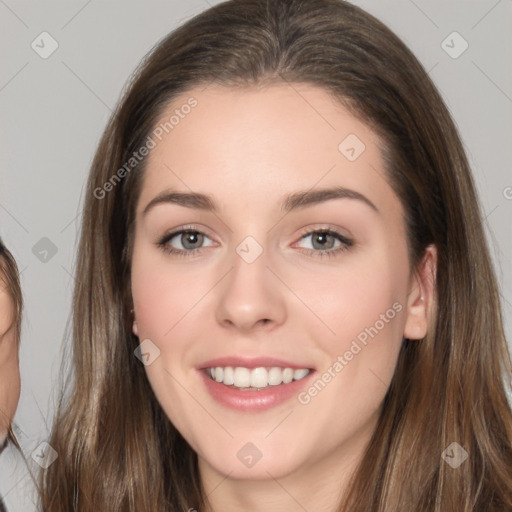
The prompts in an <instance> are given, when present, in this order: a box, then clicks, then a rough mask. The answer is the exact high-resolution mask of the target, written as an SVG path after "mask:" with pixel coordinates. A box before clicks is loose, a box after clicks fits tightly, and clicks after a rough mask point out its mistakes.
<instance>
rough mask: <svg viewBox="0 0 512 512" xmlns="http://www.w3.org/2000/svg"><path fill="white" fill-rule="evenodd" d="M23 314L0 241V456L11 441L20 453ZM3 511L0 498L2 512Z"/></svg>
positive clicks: (13, 268)
mask: <svg viewBox="0 0 512 512" xmlns="http://www.w3.org/2000/svg"><path fill="white" fill-rule="evenodd" d="M21 311H22V296H21V288H20V282H19V275H18V267H17V266H16V262H15V261H14V258H13V257H12V255H11V253H10V252H9V251H8V250H7V249H6V247H5V246H4V244H3V242H2V240H1V239H0V453H1V452H2V451H3V450H4V449H5V447H6V446H7V443H8V442H9V440H11V441H12V442H13V443H14V444H15V445H16V446H17V448H18V449H19V446H18V443H17V441H16V438H15V436H14V433H13V431H12V428H11V421H12V418H13V417H14V413H15V411H16V406H17V405H18V399H19V396H20V372H19V362H18V352H19V339H20V332H21ZM4 510H5V505H4V503H3V501H2V498H1V497H0V511H4Z"/></svg>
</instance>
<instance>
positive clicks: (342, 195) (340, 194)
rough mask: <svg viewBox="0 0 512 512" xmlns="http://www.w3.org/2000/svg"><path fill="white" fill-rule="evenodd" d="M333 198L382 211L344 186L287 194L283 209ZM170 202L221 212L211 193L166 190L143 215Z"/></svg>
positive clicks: (287, 210)
mask: <svg viewBox="0 0 512 512" xmlns="http://www.w3.org/2000/svg"><path fill="white" fill-rule="evenodd" d="M332 199H355V200H357V201H360V202H362V203H364V204H366V205H367V206H369V207H370V208H371V209H372V210H374V211H375V212H377V213H380V212H379V209H378V208H377V207H376V206H375V205H374V204H373V203H372V202H371V201H370V200H369V199H368V198H367V197H366V196H364V195H363V194H361V193H360V192H357V191H355V190H352V189H348V188H344V187H333V188H324V189H317V190H304V191H298V192H294V193H293V194H288V195H286V196H285V198H284V200H283V202H282V204H281V210H282V211H283V212H286V213H288V212H290V211H292V210H300V209H302V208H306V207H308V206H312V205H315V204H319V203H323V202H325V201H330V200H332ZM169 203H170V204H177V205H179V206H184V207H185V208H192V209H198V210H204V211H210V212H214V213H218V212H219V208H218V206H217V204H216V203H215V200H214V199H213V197H212V196H211V195H209V194H201V193H199V192H178V191H174V190H166V191H164V192H162V193H161V194H159V195H158V196H156V197H155V198H154V199H152V200H151V201H150V202H149V203H148V204H147V205H146V207H145V208H144V210H143V212H142V215H146V214H147V213H148V211H149V210H151V209H152V208H154V207H155V206H157V205H160V204H169Z"/></svg>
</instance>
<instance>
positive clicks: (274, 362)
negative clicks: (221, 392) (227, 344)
mask: <svg viewBox="0 0 512 512" xmlns="http://www.w3.org/2000/svg"><path fill="white" fill-rule="evenodd" d="M217 366H221V367H226V366H232V367H237V366H241V367H243V368H262V367H270V368H272V367H280V368H292V369H294V370H299V369H301V368H306V369H313V368H312V367H311V366H310V365H309V364H301V363H293V362H291V361H285V360H284V359H278V358H275V357H263V356H262V357H242V356H227V357H219V358H216V359H210V360H209V361H206V362H204V363H202V364H201V365H199V369H200V370H203V369H205V368H215V367H217Z"/></svg>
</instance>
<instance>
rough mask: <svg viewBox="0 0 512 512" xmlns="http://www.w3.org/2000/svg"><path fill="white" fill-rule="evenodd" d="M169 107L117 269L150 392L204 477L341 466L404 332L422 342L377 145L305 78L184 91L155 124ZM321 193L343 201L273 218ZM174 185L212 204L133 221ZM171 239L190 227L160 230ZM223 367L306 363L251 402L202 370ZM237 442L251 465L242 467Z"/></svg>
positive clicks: (394, 204)
mask: <svg viewBox="0 0 512 512" xmlns="http://www.w3.org/2000/svg"><path fill="white" fill-rule="evenodd" d="M190 98H194V101H193V102H191V101H190ZM193 103H194V106H193V107H192V108H185V107H184V105H192V104H193ZM177 110H178V112H177ZM173 115H174V117H175V119H174V120H173V121H172V122H171V124H172V128H170V126H171V124H168V125H167V130H165V129H163V128H162V126H163V125H158V126H157V127H155V130H159V131H154V132H153V134H152V135H151V137H152V140H153V142H154V143H155V147H153V148H152V149H151V152H150V155H149V157H148V162H147V163H148V166H147V170H146V174H145V176H144V180H143V185H142V190H141V194H140V198H139V202H138V205H137V211H136V227H135V240H134V250H133V258H132V268H131V281H132V296H133V301H134V307H135V318H136V320H135V322H134V326H133V331H134V333H135V334H136V335H137V336H138V337H139V339H140V341H141V342H142V341H143V340H150V342H149V344H147V343H148V342H147V341H146V342H145V343H146V345H145V347H146V349H147V353H149V354H150V355H149V356H148V362H150V364H148V365H147V366H146V372H147V375H148V378H149V380H150V383H151V386H152V388H153V390H154V392H155V394H156V396H157V399H158V400H159V402H160V404H161V405H162V407H163V409H164V411H165V412H166V414H167V416H168V417H169V419H170V420H171V421H172V423H173V424H174V425H175V426H176V428H177V429H178V430H179V431H180V432H181V434H182V435H183V436H184V437H185V439H186V440H187V441H188V442H189V444H190V445H191V446H192V447H193V448H194V450H195V451H196V452H197V453H198V455H199V457H200V465H201V467H202V468H205V469H206V470H209V471H211V472H214V473H215V472H216V473H220V474H223V475H226V474H228V473H231V476H232V477H234V478H236V477H240V478H255V479H262V478H267V477H268V473H270V474H272V475H273V476H274V477H276V478H279V477H281V476H285V475H288V474H292V473H293V472H295V471H300V470H301V468H304V467H308V468H314V467H319V465H321V464H324V465H329V464H330V463H331V462H333V461H336V462H335V465H338V466H339V465H340V464H343V461H345V462H346V463H347V464H349V463H351V461H353V460H355V458H356V457H357V456H358V454H359V453H360V452H361V450H362V448H363V446H364V445H365V444H366V443H367V441H368V440H369V437H370V435H371V433H372V432H373V430H374V428H375V425H376V421H377V417H378V414H379V411H380V407H381V404H382V401H383V398H384V396H385V394H386V391H387V389H388V387H389V383H390V381H391V378H392V376H393V373H394V370H395V366H396V361H397V357H398V353H399V350H400V346H401V342H402V338H403V337H407V338H412V339H419V338H421V337H423V336H424V335H425V333H426V308H427V306H428V303H429V295H428V292H429V290H428V289H426V288H425V287H424V283H423V282H422V281H421V279H416V278H415V277H414V276H410V275H409V270H408V268H409V264H408V255H407V244H406V238H405V225H404V221H403V209H402V206H401V204H400V201H399V199H398V197H397V196H396V195H395V193H394V192H393V190H392V189H391V187H390V186H389V184H388V183H387V181H386V180H385V179H384V167H383V161H382V159H381V155H380V152H379V148H378V144H379V140H378V138H377V136H376V135H375V134H374V133H373V132H372V131H371V130H370V129H369V128H368V127H367V126H366V125H365V124H363V123H362V122H361V121H359V120H358V119H357V118H355V117H354V116H352V115H351V114H349V113H348V112H347V111H346V110H345V109H343V108H342V107H341V106H340V105H339V104H338V103H336V102H335V101H334V100H333V98H332V97H331V96H330V95H329V94H328V93H327V92H326V91H324V90H323V89H320V88H316V87H313V86H309V85H303V84H294V87H293V88H292V87H290V86H288V85H286V84H279V85H274V86H271V87H269V88H266V89H256V88H254V89H244V90H240V89H238V90H237V89H230V88H224V87H219V86H216V87H213V86H212V87H209V88H207V89H206V90H201V89H199V88H197V89H192V90H190V91H188V92H186V93H184V94H182V95H181V96H180V97H179V98H177V99H176V100H175V101H174V102H173V103H172V105H170V106H169V108H168V111H167V113H166V115H165V116H164V117H163V118H162V120H161V121H162V123H165V122H168V121H169V119H170V117H171V116H173ZM159 127H160V128H159ZM166 131H167V132H168V133H167V134H166ZM156 134H160V135H158V136H157V135H156ZM159 138H161V140H159ZM334 187H343V188H344V189H347V190H350V191H353V192H356V193H357V194H352V196H353V197H352V198H347V197H346V198H337V199H331V200H328V201H323V202H321V203H310V204H308V205H306V206H303V207H296V208H294V209H291V210H288V211H286V210H285V209H282V204H283V201H284V200H285V198H287V197H289V196H290V195H292V194H294V193H296V192H298V191H309V192H312V191H316V190H320V189H327V188H334ZM171 190H173V191H178V192H184V193H190V192H191V191H193V192H198V193H203V194H208V195H211V197H212V198H213V199H214V201H215V203H216V206H217V210H216V211H215V212H213V211H208V210H204V209H199V208H188V207H185V206H183V205H178V204H175V203H171V202H167V201H161V202H156V203H153V206H151V207H149V208H148V209H147V211H146V212H144V211H145V209H146V208H147V207H148V205H149V204H150V203H151V202H152V201H153V200H154V199H155V198H157V197H160V198H161V197H162V195H164V194H165V193H167V192H169V191H171ZM356 195H357V196H358V197H359V198H356V197H355V196H356ZM371 205H373V206H371ZM180 229H189V230H191V231H193V233H191V234H189V235H188V236H186V234H177V235H175V236H173V237H172V238H170V237H169V234H171V233H173V232H176V231H179V230H180ZM326 230H330V232H331V234H330V235H326V234H325V231H326ZM169 250H174V251H176V252H175V253H173V252H169ZM322 254H323V256H322ZM422 295H423V296H424V297H425V299H424V300H423V301H421V300H420V296H422ZM158 351H159V352H158ZM230 357H243V358H246V359H248V360H251V359H254V358H262V357H263V358H274V359H276V360H279V361H281V362H283V364H282V365H281V364H278V363H274V364H270V363H269V364H263V366H269V367H270V366H272V367H273V366H285V365H290V366H292V365H293V366H295V367H296V368H305V369H311V370H313V371H312V372H310V374H309V375H308V376H307V377H306V378H304V379H303V380H302V381H300V380H299V381H297V382H296V383H295V384H293V383H292V384H290V386H291V385H293V386H294V388H293V392H292V393H288V394H287V393H284V395H286V397H285V399H283V397H282V396H281V395H280V399H279V400H276V402H275V403H274V405H271V406H269V407H258V404H257V403H256V404H254V403H253V404H252V405H251V406H250V407H248V408H247V407H245V406H244V405H243V404H244V403H245V404H246V402H244V398H243V397H242V398H241V401H239V402H237V399H236V397H235V398H233V396H232V394H231V395H230V396H229V397H228V398H226V396H225V395H224V393H223V392H222V391H220V392H218V389H220V388H219V386H223V384H216V385H215V386H216V387H212V385H211V383H209V382H208V381H207V380H206V379H207V378H208V377H206V379H205V371H204V370H203V369H204V367H205V366H208V364H209V363H211V361H213V360H216V359H217V360H218V359H219V358H220V359H225V358H230ZM222 366H225V365H223V364H222ZM233 366H236V363H233ZM240 375H242V376H243V375H244V373H243V372H242V373H241V374H240ZM287 385H289V384H281V386H287ZM270 387H272V386H270ZM276 387H277V386H276ZM216 390H217V391H216ZM315 390H316V391H315ZM231 391H233V390H231ZM235 391H236V390H235ZM245 392H247V391H245ZM264 392H266V391H264ZM238 393H239V394H241V393H244V391H239V392H238ZM255 393H257V392H255ZM288 395H289V396H288ZM261 396H263V395H261ZM226 400H227V402H229V403H231V405H228V403H227V402H226ZM270 401H271V402H272V399H270ZM233 403H235V405H234V406H233ZM237 403H238V406H237V405H236V404H237ZM240 404H242V405H240ZM246 405H247V404H246ZM254 447H256V448H254ZM243 450H246V451H251V450H253V451H254V454H253V455H255V456H256V457H260V456H261V459H260V460H259V461H258V462H257V464H255V465H254V466H251V467H249V466H248V465H247V464H246V463H245V462H244V460H245V459H244V454H245V452H244V451H243ZM258 453H259V454H261V455H258ZM267 472H268V473H267Z"/></svg>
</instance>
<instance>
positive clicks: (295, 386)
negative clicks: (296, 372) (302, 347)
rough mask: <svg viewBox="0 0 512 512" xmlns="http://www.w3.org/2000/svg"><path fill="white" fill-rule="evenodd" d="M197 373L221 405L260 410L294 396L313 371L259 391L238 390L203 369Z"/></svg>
mask: <svg viewBox="0 0 512 512" xmlns="http://www.w3.org/2000/svg"><path fill="white" fill-rule="evenodd" d="M199 373H200V374H201V377H202V379H203V381H204V383H205V385H206V389H207V390H208V392H209V393H210V395H211V396H212V398H213V399H214V400H215V401H217V402H218V403H220V404H221V405H224V406H226V407H229V408H231V409H236V410H237V411H246V412H260V411H266V410H268V409H271V408H272V407H276V406H277V405H279V404H282V403H283V402H286V401H287V400H289V399H290V398H292V397H296V396H297V395H298V394H299V392H300V391H301V390H302V389H303V388H304V387H305V385H306V384H307V383H308V381H309V379H310V378H311V376H312V375H313V374H314V373H315V372H314V370H311V371H310V372H309V374H308V375H306V377H304V378H303V379H300V380H294V381H292V382H290V383H289V384H280V385H279V386H268V387H267V388H265V389H261V390H260V391H239V390H238V389H236V388H229V387H227V386H225V385H224V384H220V383H219V382H217V381H215V380H213V379H211V378H210V377H208V376H207V375H206V373H205V371H204V370H199Z"/></svg>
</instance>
